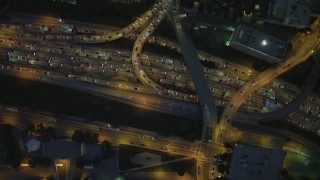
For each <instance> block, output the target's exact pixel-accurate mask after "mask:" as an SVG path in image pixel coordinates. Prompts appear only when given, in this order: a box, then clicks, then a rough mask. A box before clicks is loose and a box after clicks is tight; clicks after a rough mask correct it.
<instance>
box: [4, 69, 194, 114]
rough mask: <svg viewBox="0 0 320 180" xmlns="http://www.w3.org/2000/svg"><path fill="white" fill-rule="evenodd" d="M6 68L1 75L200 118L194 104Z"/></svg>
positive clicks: (40, 72) (159, 110) (39, 72)
mask: <svg viewBox="0 0 320 180" xmlns="http://www.w3.org/2000/svg"><path fill="white" fill-rule="evenodd" d="M8 67H9V66H7V67H6V68H5V69H2V71H1V73H4V74H8V75H11V76H16V77H19V78H24V79H29V80H37V81H41V82H46V83H50V84H54V85H59V86H63V87H67V88H72V89H75V90H79V91H82V92H85V93H89V94H93V95H99V96H102V97H106V98H109V99H112V100H115V101H118V102H122V103H125V104H128V105H132V106H136V107H139V108H144V109H147V110H152V111H158V112H164V113H171V114H174V115H178V116H185V117H188V118H194V119H199V116H200V115H199V109H198V106H196V105H195V104H190V103H189V104H187V103H185V102H180V101H174V100H171V99H168V98H161V97H160V96H156V97H154V96H150V95H147V94H142V92H141V93H139V94H137V93H136V92H128V91H119V90H121V88H120V89H119V88H117V89H109V88H108V89H107V88H104V87H97V86H94V85H90V84H86V83H83V82H81V81H74V79H70V78H68V77H61V76H56V75H45V74H44V73H42V71H38V72H36V71H33V70H32V71H29V69H27V68H20V67H19V68H13V69H12V68H11V67H9V68H8Z"/></svg>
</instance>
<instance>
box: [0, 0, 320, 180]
mask: <svg viewBox="0 0 320 180" xmlns="http://www.w3.org/2000/svg"><path fill="white" fill-rule="evenodd" d="M167 6H168V3H167V2H166V1H163V2H161V3H160V2H158V3H157V4H155V5H154V6H152V7H151V8H150V9H149V10H148V11H147V12H146V13H145V14H143V15H141V16H140V17H138V18H137V20H136V21H135V22H133V23H131V24H130V25H128V26H126V27H124V28H121V29H116V28H112V27H111V28H110V27H107V26H101V25H93V24H88V23H81V22H75V21H70V20H59V19H56V18H51V17H42V16H41V17H40V18H39V17H38V16H31V15H27V16H26V15H23V16H22V15H19V13H16V12H9V13H8V15H10V14H11V15H12V16H14V17H17V18H13V19H11V20H9V21H4V20H2V22H1V34H0V36H1V40H0V47H1V55H2V56H3V57H5V59H4V60H2V61H1V62H0V64H1V65H0V72H1V73H6V74H10V75H13V76H18V77H23V78H27V79H32V80H36V81H42V82H47V83H51V84H57V85H61V86H67V87H69V88H74V89H78V90H81V91H84V92H87V93H92V94H96V95H102V96H104V97H108V98H113V99H116V100H119V101H121V102H125V103H128V104H131V105H136V106H138V107H141V108H147V109H149V110H156V111H160V112H167V113H172V114H177V115H183V116H186V117H192V118H194V119H200V118H201V112H200V111H201V108H204V106H202V107H200V106H198V105H197V103H198V101H199V100H200V102H201V99H199V100H198V98H197V95H196V94H192V93H185V92H177V91H176V90H170V89H166V88H165V87H164V86H163V84H165V83H166V84H173V83H174V85H175V86H177V87H181V88H185V87H187V88H189V89H190V90H192V91H196V88H195V87H194V83H193V82H192V78H191V76H190V75H189V69H188V68H187V67H186V66H185V64H184V63H183V61H182V60H179V59H173V58H169V57H165V56H159V55H154V54H147V53H142V48H143V45H144V44H145V43H149V41H148V39H152V38H153V37H151V34H152V32H153V31H154V30H155V28H156V27H157V26H158V25H159V24H160V22H161V20H162V19H163V18H165V15H166V11H167V10H168V8H167ZM19 17H20V18H19ZM75 26H78V27H79V29H80V30H77V31H78V32H77V33H74V32H72V31H74V27H75ZM313 28H318V26H316V25H314V26H313ZM70 29H72V31H70ZM115 29H116V30H115ZM129 36H130V38H136V41H135V43H134V46H133V48H132V51H131V52H130V51H127V50H124V49H111V48H105V47H100V46H95V45H93V44H94V43H101V42H105V41H112V40H115V39H119V38H125V37H127V38H129ZM298 36H299V38H298V40H297V41H303V42H308V43H303V44H302V45H301V47H297V53H296V54H295V55H293V56H292V57H290V58H289V59H287V60H286V61H285V62H283V63H281V64H279V65H278V66H277V68H272V69H268V70H266V71H264V72H261V73H259V72H256V71H254V70H253V69H250V68H247V67H244V66H241V65H239V64H234V63H230V62H228V61H226V60H223V59H220V58H218V57H214V56H212V55H209V54H206V53H203V52H200V51H198V57H199V59H200V60H201V61H211V62H214V63H215V64H216V65H217V68H215V69H210V68H207V67H203V71H204V74H205V77H206V78H207V80H208V83H209V88H210V90H211V93H212V96H213V97H214V101H215V104H216V105H217V106H224V107H225V109H224V111H223V114H222V116H221V119H220V121H219V125H218V126H217V127H215V128H216V129H214V131H212V133H213V137H214V138H215V140H214V142H206V141H205V142H204V143H203V144H201V143H200V144H198V146H199V147H200V146H202V145H203V146H212V145H215V146H218V147H221V146H222V145H223V143H224V142H225V138H227V137H225V132H228V131H231V130H230V129H232V127H231V126H230V122H231V120H232V119H233V117H236V112H237V111H240V112H242V113H246V112H256V113H263V112H271V111H273V109H270V108H267V107H265V106H264V104H265V101H272V102H275V103H276V104H277V108H276V109H281V108H284V107H285V106H286V104H288V103H290V102H291V101H293V100H294V99H295V97H297V96H298V94H299V91H300V90H299V88H298V87H296V86H294V85H291V84H289V83H286V82H283V81H280V80H277V79H275V78H276V77H278V76H279V75H281V74H282V73H284V72H286V71H287V70H288V69H290V68H292V67H294V66H295V65H297V64H299V63H301V62H303V61H304V60H306V59H307V58H308V57H309V56H310V55H311V54H312V53H314V51H315V50H316V49H317V48H318V44H319V42H318V39H317V38H316V37H317V34H316V33H313V34H311V35H308V36H307V35H305V36H304V35H298ZM154 39H155V43H158V44H160V45H165V46H168V45H169V44H170V46H171V47H170V48H173V49H177V50H178V51H180V52H181V50H179V45H178V44H176V43H175V42H171V41H169V40H166V39H163V38H158V37H155V38H154ZM300 49H303V50H302V51H299V50H300ZM119 76H121V77H125V79H126V81H125V82H123V81H119V80H117V78H116V77H119ZM114 79H116V80H114ZM140 82H141V83H142V84H141V83H140ZM137 92H138V93H137ZM266 93H271V94H272V93H275V94H276V99H272V98H271V99H270V98H266ZM141 101H143V102H141ZM130 102H131V103H130ZM319 105H320V100H319V98H318V97H317V96H316V95H314V94H310V95H309V96H308V97H307V99H306V101H305V102H304V103H303V104H302V105H301V106H300V107H299V109H298V110H296V111H294V112H292V113H291V114H289V116H288V117H287V120H288V121H291V122H294V123H295V124H297V125H298V126H300V127H301V128H306V129H308V130H309V131H312V132H316V131H318V129H319V123H318V119H319V116H320V112H319ZM120 132H122V131H120ZM129 139H130V138H129ZM228 140H230V139H228ZM149 141H150V140H149ZM126 143H128V142H126ZM147 143H148V140H146V142H144V144H147ZM166 143H167V142H166ZM177 143H178V142H177ZM160 145H161V144H160ZM162 145H163V144H162ZM147 147H148V148H149V146H147ZM150 148H153V147H150ZM159 148H160V147H158V146H157V147H155V149H159ZM180 151H181V152H182V150H180V149H179V150H178V152H180ZM183 151H185V150H183ZM199 152H200V151H199ZM193 153H194V151H193ZM188 154H189V155H190V154H191V152H187V153H185V155H188ZM198 154H199V153H198ZM200 154H201V153H200ZM199 157H201V158H200V160H205V161H206V160H208V159H210V158H211V157H203V155H199ZM201 170H202V171H203V172H204V173H202V174H203V176H204V177H205V175H204V174H206V175H207V176H210V175H211V173H208V169H207V170H206V171H204V170H203V168H202V169H201Z"/></svg>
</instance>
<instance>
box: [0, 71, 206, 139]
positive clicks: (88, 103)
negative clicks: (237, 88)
mask: <svg viewBox="0 0 320 180" xmlns="http://www.w3.org/2000/svg"><path fill="white" fill-rule="evenodd" d="M0 82H2V84H4V85H5V86H2V89H1V92H2V93H1V94H0V102H1V103H3V104H5V105H8V106H17V107H28V108H30V110H33V111H39V110H40V111H50V112H54V113H56V114H58V115H59V114H61V115H69V116H77V117H83V118H86V119H91V120H99V121H103V122H110V123H111V124H113V125H114V126H120V125H123V126H130V127H136V128H141V129H146V130H151V131H155V132H158V133H159V134H160V135H162V136H165V137H168V136H170V135H176V136H181V137H183V138H185V139H186V140H195V139H198V138H200V136H201V129H202V122H201V120H191V119H187V118H183V117H178V116H174V115H168V114H163V113H157V112H152V111H147V110H143V109H139V108H135V107H131V106H129V105H124V104H122V103H118V102H114V101H111V100H108V99H105V98H101V97H97V96H93V95H89V94H85V93H82V92H78V91H75V90H70V89H66V88H62V87H57V86H53V85H48V84H45V83H40V82H33V81H29V80H23V79H19V78H14V77H8V76H0Z"/></svg>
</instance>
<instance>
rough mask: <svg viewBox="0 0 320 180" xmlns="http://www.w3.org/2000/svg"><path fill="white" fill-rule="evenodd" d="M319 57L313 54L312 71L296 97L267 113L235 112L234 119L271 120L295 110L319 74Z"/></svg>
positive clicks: (312, 86) (310, 91)
mask: <svg viewBox="0 0 320 180" xmlns="http://www.w3.org/2000/svg"><path fill="white" fill-rule="evenodd" d="M319 57H320V55H319V53H317V55H316V56H315V58H316V59H315V64H314V66H313V68H312V71H311V72H310V74H309V77H308V79H307V81H306V83H305V84H304V87H303V88H302V91H301V93H300V94H299V96H297V98H296V99H294V100H293V101H291V102H290V103H289V104H288V105H287V106H285V107H284V108H281V109H279V110H276V111H272V112H269V113H240V112H239V113H237V114H236V115H235V118H236V119H245V120H258V121H273V120H277V119H281V118H284V117H286V116H288V115H289V114H290V113H291V112H293V111H295V110H297V109H298V108H299V106H300V104H302V103H303V102H304V101H305V99H306V98H307V97H308V95H309V94H310V93H312V90H313V88H314V86H315V84H316V82H317V79H318V76H319V70H320V62H319V61H320V60H319V59H318V58H319Z"/></svg>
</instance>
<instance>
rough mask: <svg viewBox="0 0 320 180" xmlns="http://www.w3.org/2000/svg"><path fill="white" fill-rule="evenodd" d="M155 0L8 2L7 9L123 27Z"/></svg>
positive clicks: (25, 0) (19, 0)
mask: <svg viewBox="0 0 320 180" xmlns="http://www.w3.org/2000/svg"><path fill="white" fill-rule="evenodd" d="M154 2H155V0H144V1H141V2H136V3H132V4H123V3H118V2H113V1H111V0H90V1H89V0H77V4H76V5H72V4H66V3H61V2H59V1H55V2H54V1H52V0H9V9H10V10H16V11H18V12H26V13H31V14H38V15H48V16H54V17H60V18H62V19H74V20H79V21H87V22H92V23H99V24H107V25H110V26H125V25H127V24H129V23H130V22H132V21H134V20H135V18H136V17H137V16H139V15H141V14H143V13H144V12H145V11H146V10H147V9H148V8H149V7H151V5H152V4H153V3H154Z"/></svg>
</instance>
